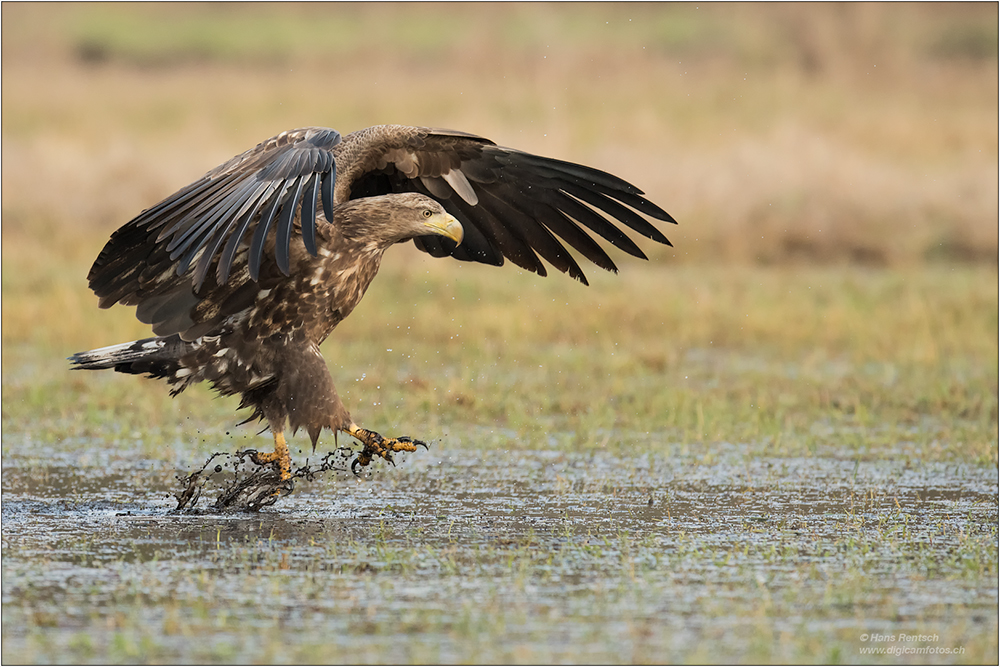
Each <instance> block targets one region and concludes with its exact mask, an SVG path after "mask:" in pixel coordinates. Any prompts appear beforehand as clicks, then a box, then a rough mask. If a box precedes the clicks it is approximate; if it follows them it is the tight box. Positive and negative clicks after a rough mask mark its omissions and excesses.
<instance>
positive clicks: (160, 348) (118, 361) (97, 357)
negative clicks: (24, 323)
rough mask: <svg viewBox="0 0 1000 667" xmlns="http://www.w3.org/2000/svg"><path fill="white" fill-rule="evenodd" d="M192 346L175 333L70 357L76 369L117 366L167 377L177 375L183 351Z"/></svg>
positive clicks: (97, 368)
mask: <svg viewBox="0 0 1000 667" xmlns="http://www.w3.org/2000/svg"><path fill="white" fill-rule="evenodd" d="M189 350H190V343H187V342H185V341H182V340H181V338H180V336H178V335H176V334H175V335H172V336H158V337H156V338H144V339H142V340H136V341H132V342H130V343H120V344H118V345H109V346H108V347H102V348H98V349H96V350H88V351H87V352H77V353H76V354H74V355H73V356H71V357H69V360H70V362H71V363H72V364H73V369H72V370H101V369H106V368H113V369H114V370H115V371H117V372H119V373H132V374H135V375H140V374H142V373H148V374H149V376H150V377H154V378H163V377H172V376H174V374H175V373H176V372H177V370H178V369H180V361H179V359H180V357H181V355H182V354H184V353H185V352H186V351H189Z"/></svg>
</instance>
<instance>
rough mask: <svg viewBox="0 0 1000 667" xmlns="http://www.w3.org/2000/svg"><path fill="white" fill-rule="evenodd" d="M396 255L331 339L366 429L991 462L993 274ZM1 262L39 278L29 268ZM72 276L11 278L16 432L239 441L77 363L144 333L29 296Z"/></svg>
mask: <svg viewBox="0 0 1000 667" xmlns="http://www.w3.org/2000/svg"><path fill="white" fill-rule="evenodd" d="M394 254H396V255H397V256H396V257H395V258H392V259H393V260H395V261H387V262H386V267H385V269H384V270H383V272H382V275H380V276H379V280H377V281H376V283H375V284H374V285H373V287H372V289H371V292H370V293H369V295H368V296H367V297H366V300H365V302H364V303H363V304H362V306H361V308H360V309H359V311H358V313H357V314H356V316H355V317H353V318H351V319H349V320H348V321H347V322H345V323H344V324H343V325H342V326H341V327H340V328H339V329H338V330H337V332H336V333H335V334H334V336H333V337H331V339H330V340H329V341H328V343H327V344H326V346H325V347H324V351H325V354H326V356H327V358H328V360H329V362H330V366H331V372H332V373H333V375H334V378H335V381H336V382H337V384H338V387H339V388H340V392H341V394H342V396H343V397H344V399H345V401H346V402H347V404H348V407H349V408H350V409H351V410H352V413H353V414H354V415H355V418H356V419H359V420H361V422H362V423H365V424H367V425H369V427H371V428H375V429H378V430H385V431H388V432H411V431H412V432H414V433H418V434H422V435H429V436H431V437H443V438H444V439H443V442H445V443H451V444H454V445H457V446H462V447H469V446H483V447H492V446H495V444H496V443H497V442H498V441H506V440H509V439H511V438H513V440H514V441H515V446H521V447H528V448H537V447H568V448H572V449H591V448H595V447H612V448H617V449H622V448H625V449H628V448H631V447H633V446H634V443H635V442H636V440H637V439H638V440H639V441H640V442H643V443H652V442H663V443H671V442H689V443H724V442H753V443H757V444H758V446H759V447H760V448H761V450H762V451H768V452H770V453H781V454H785V455H801V454H803V453H811V452H816V451H817V449H822V448H823V447H824V445H825V444H826V443H829V442H831V440H835V441H837V442H838V443H841V442H842V441H843V439H844V438H845V437H848V438H856V443H857V445H856V446H857V452H858V454H859V455H862V456H866V457H875V458H879V457H880V456H882V454H880V450H882V449H883V448H888V449H889V450H890V451H893V450H894V449H895V448H897V447H903V448H904V449H906V450H908V451H910V452H911V454H912V455H915V456H919V457H921V458H927V459H931V460H938V459H954V460H960V461H970V462H976V463H980V464H990V463H992V464H995V463H996V429H995V427H996V420H997V393H996V382H997V375H996V367H997V349H996V346H995V343H994V341H995V340H996V336H997V315H996V310H995V308H991V304H993V303H995V301H996V299H997V289H996V273H995V271H993V270H992V269H987V268H978V269H977V268H961V267H951V268H943V267H942V268H938V269H934V270H921V271H912V272H908V271H883V270H875V271H872V270H864V271H845V270H842V269H814V270H805V269H771V268H721V267H719V268H705V267H699V268H694V267H680V268H669V267H657V266H648V267H647V266H642V265H638V264H634V265H630V266H629V267H628V268H627V269H626V270H625V271H624V272H623V274H622V275H620V276H617V277H613V276H595V281H594V286H593V287H591V288H583V287H581V286H579V285H578V284H576V283H573V282H570V281H567V280H558V279H554V278H548V279H540V278H537V277H536V276H532V275H528V274H522V273H520V272H518V271H516V270H509V271H506V272H501V271H499V270H496V269H490V268H481V269H480V268H474V267H463V266H447V265H445V266H442V265H441V263H435V262H434V261H432V260H428V259H425V258H421V257H419V256H417V255H416V253H413V252H410V251H400V252H398V253H394ZM9 264H10V263H8V265H9ZM10 268H14V269H15V273H16V274H17V275H18V276H19V277H18V280H19V281H28V282H30V281H32V280H33V278H32V276H31V269H30V267H28V266H25V267H20V268H21V270H17V268H15V267H10ZM83 272H84V271H83V268H82V267H81V268H80V270H79V271H77V272H73V271H67V272H66V280H67V284H65V285H60V284H58V283H56V282H54V281H53V283H52V284H50V285H49V287H48V288H47V290H50V293H51V294H52V296H51V297H49V296H48V294H47V293H46V292H39V291H34V292H29V291H27V290H17V289H16V285H17V284H18V283H17V281H12V282H13V284H11V285H10V287H9V288H8V287H7V285H6V284H5V290H6V289H11V293H9V294H6V293H5V294H4V303H3V308H4V321H5V323H6V324H7V326H6V327H5V340H4V355H5V362H6V363H5V373H4V393H5V401H4V420H5V424H6V425H7V427H8V428H11V427H13V428H14V429H15V430H21V429H24V430H28V428H29V427H28V426H27V425H28V424H31V427H30V429H31V430H38V429H46V430H44V432H46V433H49V434H50V436H51V437H53V438H81V437H83V438H86V437H97V436H101V435H103V436H111V435H113V434H114V433H120V434H122V435H123V436H124V437H130V434H133V433H136V432H138V433H142V434H143V435H144V440H147V439H148V440H149V442H150V443H152V444H151V446H153V447H159V446H160V445H162V444H163V440H164V439H167V440H170V441H173V440H175V439H177V440H184V439H191V438H192V433H193V432H198V433H203V434H204V440H205V444H204V445H203V448H205V447H207V448H211V447H212V446H213V443H215V442H217V441H218V438H219V437H221V433H220V431H231V432H232V433H234V434H236V433H240V434H243V436H244V437H250V436H251V434H252V432H253V430H252V429H250V428H248V427H242V428H240V429H236V428H235V422H236V421H237V420H238V418H237V417H236V415H235V405H236V403H237V402H238V401H235V400H234V399H233V400H223V399H212V400H204V399H206V398H208V397H209V396H210V395H211V394H210V392H209V391H208V389H207V388H201V387H198V388H196V389H194V390H192V391H190V392H188V393H186V394H184V395H182V396H180V397H178V398H176V399H170V398H169V397H168V396H167V393H166V390H165V387H163V386H161V385H160V384H159V383H156V382H152V381H146V380H140V379H138V378H134V377H128V376H116V375H112V374H96V373H90V374H83V373H73V374H70V373H68V371H67V365H66V362H65V361H64V359H65V357H66V356H68V355H69V354H71V353H72V352H74V351H78V350H80V349H85V348H87V347H95V346H99V345H104V344H111V343H113V342H119V341H120V340H126V339H128V338H130V337H132V336H140V335H146V334H145V333H144V331H143V329H142V326H141V325H139V324H138V323H134V322H132V321H130V318H131V315H130V313H129V312H128V309H120V310H121V311H122V312H119V313H115V312H114V311H111V312H104V311H97V310H96V309H94V308H93V304H92V303H89V299H87V298H86V296H85V295H83V294H81V295H79V296H80V298H79V299H78V300H77V301H76V302H75V303H69V302H68V301H69V299H68V298H67V303H66V304H65V307H64V308H62V309H61V310H59V311H58V313H57V312H56V311H48V312H47V313H46V312H38V311H37V310H36V309H34V308H33V307H32V304H33V303H36V302H37V301H38V300H39V299H41V302H42V303H46V302H49V303H51V302H52V301H54V300H56V299H58V298H60V297H58V296H57V295H58V294H61V293H65V294H69V293H72V291H73V288H72V287H71V285H72V284H73V283H76V282H77V281H76V279H75V277H74V276H75V275H79V274H80V273H83ZM501 274H502V275H503V276H504V278H505V280H504V281H502V282H500V283H499V284H498V283H497V281H496V278H497V277H498V275H501ZM51 277H52V276H51V275H50V278H51ZM80 287H82V286H80ZM77 291H80V289H79V288H78V289H77ZM639 295H642V297H641V298H639ZM49 298H51V301H47V300H48V299H49ZM538 313H545V315H544V317H543V316H539V315H537V314H538ZM26 314H27V317H25V315H26ZM54 316H57V317H54ZM22 318H23V319H22ZM59 321H68V322H76V321H79V322H80V325H79V326H74V327H70V328H63V327H60V326H59V325H58V323H59ZM19 324H23V329H21V330H20V333H18V332H19V326H18V325H19ZM109 424H110V425H113V426H112V427H111V428H112V430H111V431H110V432H109V431H108V429H109ZM460 425H466V426H473V427H475V429H476V430H474V431H473V432H474V433H476V435H475V436H473V437H470V436H463V435H461V433H462V429H461V427H460ZM451 432H455V435H454V436H449V433H451ZM852 434H853V435H852ZM233 437H237V436H235V435H234V436H233ZM326 439H329V438H326ZM650 446H655V445H652V444H650ZM170 452H171V454H173V453H174V452H173V450H170Z"/></svg>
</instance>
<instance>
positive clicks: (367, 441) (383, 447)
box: [344, 422, 427, 475]
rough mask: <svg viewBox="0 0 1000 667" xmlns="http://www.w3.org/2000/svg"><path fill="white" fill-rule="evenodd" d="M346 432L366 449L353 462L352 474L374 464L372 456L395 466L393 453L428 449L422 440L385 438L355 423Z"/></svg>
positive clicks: (405, 437)
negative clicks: (360, 468)
mask: <svg viewBox="0 0 1000 667" xmlns="http://www.w3.org/2000/svg"><path fill="white" fill-rule="evenodd" d="M344 432H345V433H347V434H349V435H351V436H352V437H354V438H357V439H358V440H360V441H361V442H362V443H363V444H364V446H365V448H364V449H362V450H361V451H360V452H358V457H357V458H356V459H354V461H353V462H351V472H353V473H354V474H355V475H357V474H358V471H357V467H358V466H359V465H360V466H366V465H368V464H369V463H371V462H372V456H381V457H382V458H383V459H385V460H386V461H388V462H389V463H392V464H393V465H395V463H394V462H393V460H392V453H393V452H415V451H417V447H423V448H424V449H427V443H426V442H423V441H421V440H414V439H413V438H410V437H408V436H405V435H404V436H401V437H399V438H384V437H382V436H381V435H379V434H378V433H376V432H375V431H369V430H368V429H366V428H361V427H360V426H358V425H357V424H355V423H354V422H351V424H350V426H348V427H347V428H345V429H344Z"/></svg>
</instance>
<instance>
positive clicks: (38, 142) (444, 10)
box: [2, 3, 998, 266]
mask: <svg viewBox="0 0 1000 667" xmlns="http://www.w3.org/2000/svg"><path fill="white" fill-rule="evenodd" d="M2 11H3V158H4V159H3V231H4V233H5V236H6V239H5V240H6V241H7V243H6V244H5V246H8V245H9V246H10V248H9V249H5V253H7V252H8V250H13V251H14V252H16V249H17V248H19V247H20V245H19V242H20V241H21V240H22V237H23V236H25V235H27V236H35V237H39V238H42V239H44V241H45V243H46V244H50V243H52V240H53V239H57V240H58V239H64V240H66V242H67V245H68V246H69V247H70V248H71V249H73V250H79V252H81V253H83V255H84V256H88V257H89V256H91V255H93V254H94V253H96V251H97V250H98V249H99V248H100V245H101V244H102V243H103V240H104V239H103V238H102V237H104V236H106V235H107V233H108V232H109V231H110V230H112V229H113V228H116V227H117V226H119V225H120V224H121V223H123V222H125V221H126V220H128V219H129V218H131V217H132V216H133V215H134V214H135V213H137V212H138V211H139V210H141V209H142V208H144V207H146V206H148V205H150V204H151V203H153V202H155V201H157V200H158V199H159V198H161V197H162V196H165V195H167V194H169V193H170V192H173V191H174V190H176V189H177V188H178V187H180V186H181V185H184V184H186V183H188V182H189V181H191V180H193V179H194V178H196V177H197V176H199V175H200V174H202V173H204V172H205V171H207V170H208V169H209V168H210V167H212V166H214V165H216V164H218V163H220V162H221V161H223V160H224V159H227V158H228V157H230V156H232V155H234V154H236V153H238V152H240V151H242V150H244V149H246V148H249V147H250V146H252V145H254V144H256V143H257V142H258V141H260V140H262V139H264V138H266V137H269V136H271V135H273V134H276V133H277V132H279V131H281V130H285V129H289V128H292V127H298V126H302V125H328V126H331V127H336V128H338V129H340V130H341V131H342V132H347V131H351V130H354V129H358V128H361V127H365V126H367V125H371V124H375V123H383V122H399V123H406V124H426V125H432V126H439V127H452V128H456V129H463V130H467V131H471V132H477V133H480V134H483V135H485V136H488V137H490V138H491V139H493V140H495V141H497V142H498V143H500V144H504V145H510V146H514V147H518V148H521V149H524V150H529V151H533V152H537V153H541V154H545V155H553V156H558V157H562V158H566V159H571V160H576V161H580V162H584V163H587V164H592V165H595V166H598V167H601V168H604V169H606V170H609V171H611V172H613V173H616V174H620V175H622V176H624V177H625V178H626V179H628V180H630V181H632V182H634V183H635V184H637V185H638V186H639V187H641V188H642V189H643V190H645V191H646V192H647V193H648V194H649V195H650V196H651V197H652V199H653V200H655V201H657V202H658V203H660V204H661V205H663V206H664V207H665V208H666V209H667V210H669V211H670V212H671V213H672V214H674V216H675V217H677V219H678V220H680V221H681V222H682V223H683V224H682V226H681V227H680V228H679V229H677V230H670V231H671V238H672V239H673V240H675V245H676V246H677V248H678V250H677V251H676V252H675V253H668V254H672V255H674V259H675V260H681V261H696V260H697V261H714V260H722V261H725V262H732V261H739V262H748V263H775V262H789V261H798V262H816V261H819V262H838V263H839V262H852V263H864V264H869V265H877V266H880V265H900V264H910V265H912V264H914V263H921V262H926V261H939V260H947V261H974V262H985V263H988V264H993V265H995V264H996V261H997V219H998V189H997V182H998V168H997V160H998V155H997V117H998V111H997V95H998V89H997V7H996V5H993V4H988V3H984V4H960V3H947V4H895V3H892V4H834V5H825V4H809V5H797V4H778V5H761V4H752V5H723V4H708V5H705V6H699V5H693V4H684V5H666V4H639V5H633V4H614V5H608V4H585V5H582V4H581V5H578V4H504V5H483V4H477V5H475V6H473V5H464V4H448V5H433V4H430V5H428V4H391V3H384V4H383V3H378V4H371V5H369V4H345V5H336V4H335V5H326V4H305V5H293V4H280V5H275V4H267V3H261V4H252V5H244V4H229V3H223V4H208V5H202V4H183V5H181V4H160V3H153V4H136V5H132V4H120V3H113V4H89V3H88V4H79V5H77V4H68V5H55V6H49V5H45V4H5V5H3V10H2ZM77 234H79V238H76V237H75V235H77Z"/></svg>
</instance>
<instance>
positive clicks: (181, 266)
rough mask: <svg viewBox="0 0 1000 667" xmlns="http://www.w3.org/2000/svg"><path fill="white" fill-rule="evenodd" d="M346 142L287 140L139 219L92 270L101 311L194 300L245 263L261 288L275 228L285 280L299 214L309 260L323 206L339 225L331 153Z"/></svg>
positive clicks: (308, 132)
mask: <svg viewBox="0 0 1000 667" xmlns="http://www.w3.org/2000/svg"><path fill="white" fill-rule="evenodd" d="M340 140H341V137H340V133H339V132H337V131H336V130H331V129H328V128H321V127H312V128H303V129H298V130H291V131H289V132H282V133H281V134H279V135H278V136H276V137H272V138H271V139H268V140H267V141H264V142H262V143H260V144H258V145H257V146H256V147H255V148H252V149H250V150H249V151H247V152H245V153H243V154H241V155H237V156H236V157H234V158H233V159H231V160H229V161H228V162H226V163H225V164H222V165H219V166H218V167H216V168H215V169H213V170H212V171H210V172H208V173H207V174H205V175H204V176H203V177H201V178H200V179H199V180H197V181H195V182H194V183H192V184H191V185H189V186H187V187H185V188H183V189H181V190H179V191H178V192H176V193H174V194H172V195H170V196H169V197H167V198H166V199H164V200H163V201H162V202H160V203H159V204H156V205H155V206H153V207H152V208H149V209H146V210H145V211H143V212H142V213H140V214H139V215H138V216H137V217H135V218H134V219H133V220H131V221H130V222H128V223H127V224H126V225H124V226H123V227H121V228H120V229H119V230H118V231H116V232H115V233H114V234H113V235H112V236H111V240H110V241H108V243H107V245H105V246H104V249H103V250H102V251H101V253H100V255H99V256H98V257H97V260H96V261H95V262H94V265H93V267H91V269H90V274H89V275H88V279H89V281H90V287H91V289H93V290H94V292H95V293H96V294H97V295H98V296H99V297H100V305H101V307H102V308H107V307H109V306H111V305H113V304H115V303H117V302H121V303H124V304H126V305H136V304H140V303H141V302H144V301H148V300H149V299H150V298H155V297H163V296H164V295H168V294H173V295H175V296H176V295H177V294H178V293H179V292H182V291H183V290H182V289H181V288H182V287H183V288H184V289H186V290H187V291H188V292H189V293H190V295H191V297H192V298H193V295H194V293H196V292H198V291H199V290H200V289H201V288H202V285H203V284H204V283H205V280H206V277H207V276H208V275H209V272H210V270H211V269H213V268H214V270H215V271H214V272H215V275H214V281H213V282H215V283H217V284H219V285H222V284H225V283H226V281H227V280H228V279H229V275H230V273H231V271H232V270H233V266H234V260H235V261H240V262H246V263H247V264H248V266H249V272H250V276H251V278H253V280H257V278H258V276H259V275H260V268H261V263H262V262H263V261H264V249H265V246H266V245H267V241H268V236H269V233H270V232H271V229H272V227H274V229H275V246H274V247H275V250H274V254H275V261H276V263H277V266H278V268H279V269H280V270H281V271H282V272H283V273H284V274H286V275H287V274H288V271H289V245H290V243H291V236H292V225H293V221H294V220H295V219H296V215H295V214H296V211H297V210H298V209H299V208H300V207H301V220H302V240H303V243H304V244H305V247H306V249H307V250H308V251H309V252H310V253H311V254H313V255H315V254H316V205H317V202H318V201H322V206H323V213H324V216H325V217H326V218H327V219H328V220H329V219H331V218H332V217H333V205H334V201H333V189H334V183H335V181H336V177H337V173H336V163H335V160H334V154H333V148H334V147H335V146H336V145H337V144H339V143H340ZM237 257H239V259H238V260H236V258H237ZM192 266H193V267H194V269H193V272H190V273H189V271H190V269H191V268H192ZM147 310H148V308H147Z"/></svg>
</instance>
